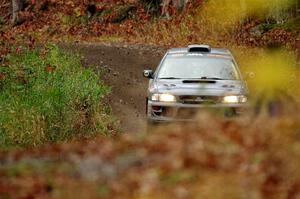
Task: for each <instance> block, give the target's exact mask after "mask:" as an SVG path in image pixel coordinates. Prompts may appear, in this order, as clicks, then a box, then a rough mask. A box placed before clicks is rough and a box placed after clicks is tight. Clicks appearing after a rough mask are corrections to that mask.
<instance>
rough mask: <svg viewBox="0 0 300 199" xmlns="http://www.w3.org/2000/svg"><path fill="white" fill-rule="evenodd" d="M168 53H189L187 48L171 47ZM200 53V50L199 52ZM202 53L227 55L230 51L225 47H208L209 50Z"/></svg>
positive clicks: (229, 54)
mask: <svg viewBox="0 0 300 199" xmlns="http://www.w3.org/2000/svg"><path fill="white" fill-rule="evenodd" d="M167 53H168V54H182V53H184V54H185V53H186V54H188V53H190V52H189V48H171V49H169V50H168V52H167ZM199 53H201V52H199ZM204 54H218V55H227V56H232V54H231V52H230V51H229V50H228V49H226V48H210V52H205V53H204Z"/></svg>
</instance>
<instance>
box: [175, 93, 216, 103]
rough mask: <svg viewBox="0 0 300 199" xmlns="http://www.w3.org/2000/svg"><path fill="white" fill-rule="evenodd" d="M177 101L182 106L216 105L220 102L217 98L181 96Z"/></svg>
mask: <svg viewBox="0 0 300 199" xmlns="http://www.w3.org/2000/svg"><path fill="white" fill-rule="evenodd" d="M179 100H180V102H181V103H183V104H216V103H218V102H219V101H220V97H218V96H197V95H182V96H179Z"/></svg>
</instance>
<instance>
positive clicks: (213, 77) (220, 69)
mask: <svg viewBox="0 0 300 199" xmlns="http://www.w3.org/2000/svg"><path fill="white" fill-rule="evenodd" d="M144 77H146V78H149V87H148V96H147V99H146V112H147V119H148V121H149V122H166V121H190V120H194V117H195V114H196V113H197V112H198V111H201V110H207V109H209V110H214V111H216V112H221V113H222V114H224V115H225V116H231V115H237V114H239V113H240V112H242V110H243V107H245V105H246V104H247V93H248V89H247V86H246V84H245V81H243V79H242V76H241V73H240V70H239V67H238V65H237V63H236V61H235V60H234V58H233V56H232V54H231V53H230V51H229V50H227V49H222V48H211V47H210V46H208V45H190V46H188V47H187V48H174V49H169V50H168V51H167V53H166V54H165V56H164V57H163V59H162V61H161V63H160V64H159V65H158V67H157V69H156V70H155V72H153V71H152V70H145V71H144Z"/></svg>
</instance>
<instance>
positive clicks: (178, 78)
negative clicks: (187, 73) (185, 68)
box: [159, 77, 181, 79]
mask: <svg viewBox="0 0 300 199" xmlns="http://www.w3.org/2000/svg"><path fill="white" fill-rule="evenodd" d="M159 79H181V78H178V77H161V78H159Z"/></svg>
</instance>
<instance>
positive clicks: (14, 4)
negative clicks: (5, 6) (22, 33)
mask: <svg viewBox="0 0 300 199" xmlns="http://www.w3.org/2000/svg"><path fill="white" fill-rule="evenodd" d="M11 7H12V18H11V23H12V24H13V25H14V24H16V23H17V22H18V20H19V17H18V12H19V3H18V0H11Z"/></svg>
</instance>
